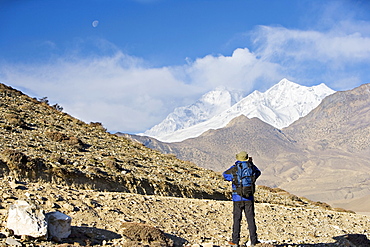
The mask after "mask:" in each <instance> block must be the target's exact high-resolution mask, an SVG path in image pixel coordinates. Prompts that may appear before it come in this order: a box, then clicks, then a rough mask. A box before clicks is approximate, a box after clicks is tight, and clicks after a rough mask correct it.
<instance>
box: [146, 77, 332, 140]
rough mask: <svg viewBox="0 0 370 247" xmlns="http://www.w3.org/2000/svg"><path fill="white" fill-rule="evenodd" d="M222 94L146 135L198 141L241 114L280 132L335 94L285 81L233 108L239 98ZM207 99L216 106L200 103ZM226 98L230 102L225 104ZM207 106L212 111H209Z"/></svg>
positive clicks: (180, 111)
mask: <svg viewBox="0 0 370 247" xmlns="http://www.w3.org/2000/svg"><path fill="white" fill-rule="evenodd" d="M224 90H225V89H224ZM215 92H219V93H218V94H217V93H215ZM220 92H221V91H220V90H219V91H213V92H210V93H209V95H208V94H206V95H204V96H203V97H202V99H201V100H199V101H198V102H197V103H195V104H194V105H191V106H189V107H180V108H177V109H176V110H175V111H174V112H173V113H171V114H170V115H169V116H168V117H167V118H166V119H165V120H164V121H163V122H162V123H160V124H158V125H157V126H159V127H157V126H155V127H153V128H152V129H151V130H149V131H147V132H145V133H144V135H147V136H151V137H154V138H156V139H158V140H160V141H163V142H177V141H183V140H185V139H188V138H192V137H197V136H199V135H201V134H202V133H204V132H205V131H207V130H209V129H219V128H222V127H225V126H226V125H227V124H228V123H229V122H230V121H231V120H232V119H233V118H235V117H238V116H240V115H242V114H243V115H245V116H247V117H248V118H253V117H257V118H259V119H261V120H262V121H264V122H266V123H268V124H270V125H272V126H274V127H276V128H278V129H281V128H284V127H287V126H289V125H290V124H291V123H293V122H294V121H296V120H298V119H299V118H300V117H303V116H305V115H307V114H308V113H309V112H310V111H311V110H312V109H314V108H316V107H317V106H318V105H319V104H320V102H321V101H322V100H323V99H324V98H325V97H326V96H328V95H330V94H333V93H334V92H335V91H334V90H332V89H330V88H328V87H327V86H326V85H325V84H320V85H317V86H312V87H306V86H301V85H298V84H296V83H294V82H291V81H288V80H287V79H283V80H281V81H280V82H279V83H278V84H276V85H274V86H273V87H271V88H270V89H269V90H267V91H266V92H264V93H261V92H259V91H254V92H253V93H251V94H249V95H248V96H246V97H245V98H242V99H241V100H240V101H238V102H237V103H235V104H233V105H231V104H232V102H233V100H232V99H237V97H234V98H233V97H231V94H230V93H227V91H223V90H222V93H220ZM211 95H214V96H213V97H212V96H211ZM221 95H223V97H222V96H221ZM208 98H211V99H212V100H210V102H213V103H211V104H205V103H201V102H207V101H206V100H205V99H208ZM226 98H227V99H228V100H225V99H226ZM221 99H223V100H221ZM224 104H225V105H224ZM208 106H212V107H210V108H208ZM221 110H223V111H221ZM220 111H221V112H220ZM183 116H187V117H183ZM207 118H208V119H207ZM184 120H185V121H184ZM174 126H176V128H174Z"/></svg>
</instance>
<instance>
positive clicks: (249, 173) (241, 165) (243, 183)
mask: <svg viewBox="0 0 370 247" xmlns="http://www.w3.org/2000/svg"><path fill="white" fill-rule="evenodd" d="M236 166H237V168H238V170H237V172H236V179H235V180H234V181H235V183H234V184H235V186H236V193H237V194H238V195H240V196H241V197H244V198H248V197H250V196H253V194H254V191H255V184H254V183H255V179H254V173H253V169H252V164H251V163H250V162H237V163H236Z"/></svg>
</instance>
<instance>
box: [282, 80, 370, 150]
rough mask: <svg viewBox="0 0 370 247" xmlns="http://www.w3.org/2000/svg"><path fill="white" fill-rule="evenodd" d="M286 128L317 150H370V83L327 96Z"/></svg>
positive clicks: (295, 136) (298, 139)
mask: <svg viewBox="0 0 370 247" xmlns="http://www.w3.org/2000/svg"><path fill="white" fill-rule="evenodd" d="M283 131H284V132H285V133H287V134H289V135H291V136H293V137H294V139H295V140H297V141H299V142H303V143H304V144H305V145H306V146H308V147H309V148H310V149H313V150H315V151H316V150H330V149H334V150H338V149H339V150H343V151H348V152H351V153H368V154H370V138H369V137H370V84H364V85H362V86H360V87H358V88H355V89H353V90H349V91H344V92H337V93H335V94H333V95H330V96H328V97H327V98H325V99H324V100H323V101H322V103H321V104H320V105H319V106H318V107H317V108H316V109H314V110H313V111H311V112H310V113H309V114H308V115H307V116H306V117H304V118H301V119H299V120H297V121H296V122H295V123H293V124H292V125H290V126H289V127H287V128H285V129H283Z"/></svg>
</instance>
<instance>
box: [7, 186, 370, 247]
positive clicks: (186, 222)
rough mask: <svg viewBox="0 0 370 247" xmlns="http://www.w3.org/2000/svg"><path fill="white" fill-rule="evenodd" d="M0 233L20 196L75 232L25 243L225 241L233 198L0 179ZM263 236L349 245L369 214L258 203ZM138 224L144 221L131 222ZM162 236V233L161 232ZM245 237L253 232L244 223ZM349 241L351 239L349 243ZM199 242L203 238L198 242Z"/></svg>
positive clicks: (369, 223)
mask: <svg viewBox="0 0 370 247" xmlns="http://www.w3.org/2000/svg"><path fill="white" fill-rule="evenodd" d="M1 194H2V196H1V201H0V205H1V207H0V208H1V209H0V219H1V231H0V232H1V233H0V243H3V246H4V245H5V244H4V243H5V241H6V239H7V238H6V237H7V236H9V237H12V238H15V239H18V240H19V241H20V239H19V237H17V236H10V235H9V233H8V231H7V230H6V228H5V225H6V217H7V212H8V207H9V206H10V205H11V204H12V203H13V202H14V201H15V200H16V199H26V200H28V201H33V202H34V203H36V204H38V205H39V206H40V207H41V208H43V209H44V210H45V212H52V211H56V210H58V211H60V212H63V213H65V214H67V215H69V216H71V217H72V226H73V228H72V234H71V236H70V238H68V239H64V240H63V241H62V242H60V243H55V242H53V241H40V240H31V241H30V240H29V241H28V242H27V241H25V242H24V246H27V245H28V246H51V245H59V246H68V245H67V243H69V244H72V245H75V246H89V245H112V246H173V245H174V246H226V241H227V240H229V239H230V236H231V223H232V212H231V209H232V202H230V201H216V200H202V199H184V198H175V197H162V196H146V195H138V194H129V193H116V192H96V191H92V190H90V191H86V190H76V189H71V188H65V187H62V186H58V185H50V184H37V183H34V184H22V183H14V182H13V183H12V182H8V181H4V180H1ZM256 220H257V226H258V234H259V238H260V240H261V241H262V242H264V243H266V244H265V246H266V245H267V243H269V244H271V245H269V246H272V245H274V246H338V245H339V246H361V245H346V243H354V242H356V241H359V240H361V238H362V240H363V241H365V242H364V243H365V245H362V246H370V244H369V242H366V241H367V239H369V238H370V230H369V229H370V217H368V216H364V215H358V214H353V213H348V212H336V211H331V210H325V209H322V208H319V207H314V206H312V205H307V206H285V205H282V204H269V203H257V204H256ZM133 223H140V224H133ZM163 236H164V237H163ZM242 238H243V241H246V240H247V238H248V235H247V227H246V225H245V221H244V225H243V226H242ZM350 241H352V242H350ZM197 244H198V245H197Z"/></svg>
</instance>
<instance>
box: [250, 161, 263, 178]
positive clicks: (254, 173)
mask: <svg viewBox="0 0 370 247" xmlns="http://www.w3.org/2000/svg"><path fill="white" fill-rule="evenodd" d="M248 161H249V162H250V163H251V164H252V170H253V175H254V180H257V178H258V177H259V176H261V171H260V169H258V167H257V166H256V165H255V164H253V159H252V157H249V160H248Z"/></svg>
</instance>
